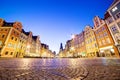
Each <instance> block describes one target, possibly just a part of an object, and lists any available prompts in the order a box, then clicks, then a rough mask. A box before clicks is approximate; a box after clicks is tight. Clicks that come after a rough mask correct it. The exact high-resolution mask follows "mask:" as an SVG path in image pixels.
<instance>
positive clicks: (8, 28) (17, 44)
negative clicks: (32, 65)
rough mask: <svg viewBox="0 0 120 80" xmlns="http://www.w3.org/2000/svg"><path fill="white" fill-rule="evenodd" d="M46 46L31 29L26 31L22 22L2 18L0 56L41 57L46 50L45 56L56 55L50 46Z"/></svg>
mask: <svg viewBox="0 0 120 80" xmlns="http://www.w3.org/2000/svg"><path fill="white" fill-rule="evenodd" d="M41 44H42V45H41ZM44 46H46V44H43V43H41V41H40V37H39V36H33V34H32V32H31V31H30V32H25V30H24V29H23V26H22V24H21V23H20V22H6V21H5V20H3V19H0V57H41V56H42V55H44V53H45V52H46V56H44V57H50V56H48V55H51V56H54V55H53V54H52V51H50V50H49V46H48V45H47V46H48V48H46V47H44ZM43 49H44V52H43ZM48 52H49V53H48ZM47 54H48V55H47Z"/></svg>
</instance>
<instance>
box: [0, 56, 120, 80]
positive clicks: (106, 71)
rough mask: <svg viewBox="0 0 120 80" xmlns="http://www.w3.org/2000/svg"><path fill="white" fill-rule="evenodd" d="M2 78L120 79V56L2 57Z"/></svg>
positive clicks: (3, 79) (0, 77)
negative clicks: (87, 57) (89, 57)
mask: <svg viewBox="0 0 120 80" xmlns="http://www.w3.org/2000/svg"><path fill="white" fill-rule="evenodd" d="M0 80H120V59H115V58H114V59H111V58H94V59H86V58H83V59H80V58H54V59H39V58H1V59H0Z"/></svg>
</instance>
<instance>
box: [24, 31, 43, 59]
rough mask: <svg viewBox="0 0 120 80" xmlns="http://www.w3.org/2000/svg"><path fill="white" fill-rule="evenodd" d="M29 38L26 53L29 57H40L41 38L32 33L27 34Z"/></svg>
mask: <svg viewBox="0 0 120 80" xmlns="http://www.w3.org/2000/svg"><path fill="white" fill-rule="evenodd" d="M25 34H26V35H27V36H28V37H27V39H26V40H27V43H26V53H25V56H27V57H40V46H41V44H40V40H39V36H33V34H32V32H31V31H30V32H25Z"/></svg>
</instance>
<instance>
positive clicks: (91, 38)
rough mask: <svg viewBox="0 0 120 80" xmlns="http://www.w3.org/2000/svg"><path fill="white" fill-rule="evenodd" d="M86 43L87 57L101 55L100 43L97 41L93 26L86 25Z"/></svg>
mask: <svg viewBox="0 0 120 80" xmlns="http://www.w3.org/2000/svg"><path fill="white" fill-rule="evenodd" d="M84 31H85V33H84V34H85V45H86V53H87V57H97V56H99V54H98V52H99V49H98V45H97V41H96V37H95V34H94V30H93V29H92V27H91V26H86V27H85V29H84Z"/></svg>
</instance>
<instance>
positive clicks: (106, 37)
mask: <svg viewBox="0 0 120 80" xmlns="http://www.w3.org/2000/svg"><path fill="white" fill-rule="evenodd" d="M93 21H94V30H95V35H96V39H97V43H98V47H99V55H100V56H102V57H110V56H118V50H117V48H116V47H115V45H114V44H115V43H114V41H113V38H112V36H111V34H110V31H109V29H108V26H107V25H106V23H105V21H104V20H103V19H100V18H99V17H98V16H96V17H95V18H94V20H93Z"/></svg>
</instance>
